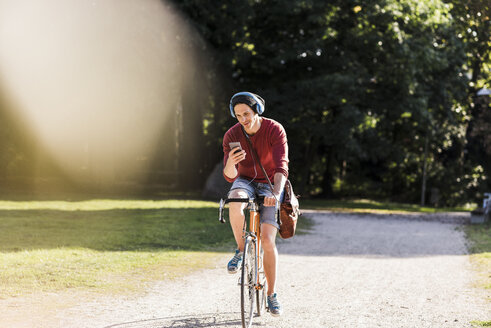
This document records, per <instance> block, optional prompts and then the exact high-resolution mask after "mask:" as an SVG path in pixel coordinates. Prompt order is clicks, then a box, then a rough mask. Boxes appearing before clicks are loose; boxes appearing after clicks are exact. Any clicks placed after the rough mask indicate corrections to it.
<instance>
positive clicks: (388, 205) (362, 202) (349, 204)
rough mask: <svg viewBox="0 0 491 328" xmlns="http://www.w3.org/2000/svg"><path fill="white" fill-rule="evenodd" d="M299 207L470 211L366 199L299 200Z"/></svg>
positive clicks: (423, 211)
mask: <svg viewBox="0 0 491 328" xmlns="http://www.w3.org/2000/svg"><path fill="white" fill-rule="evenodd" d="M300 201H301V207H302V208H304V209H313V210H331V211H338V212H363V213H437V212H455V211H470V210H471V209H472V208H470V207H453V208H435V207H427V206H419V205H413V204H402V203H393V202H378V201H373V200H367V199H355V200H324V199H301V200H300Z"/></svg>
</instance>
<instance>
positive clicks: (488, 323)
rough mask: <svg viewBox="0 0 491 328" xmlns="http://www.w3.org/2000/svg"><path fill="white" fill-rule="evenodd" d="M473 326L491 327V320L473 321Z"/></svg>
mask: <svg viewBox="0 0 491 328" xmlns="http://www.w3.org/2000/svg"><path fill="white" fill-rule="evenodd" d="M471 325H472V327H491V321H471Z"/></svg>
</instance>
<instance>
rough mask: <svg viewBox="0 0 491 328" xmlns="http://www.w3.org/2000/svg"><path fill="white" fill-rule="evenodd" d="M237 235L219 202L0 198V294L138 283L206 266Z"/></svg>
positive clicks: (116, 287)
mask: <svg viewBox="0 0 491 328" xmlns="http://www.w3.org/2000/svg"><path fill="white" fill-rule="evenodd" d="M232 242H233V237H232V233H231V230H230V227H229V225H228V224H226V225H225V224H219V223H218V219H217V204H216V203H214V202H206V201H185V200H161V201H152V200H90V201H79V202H65V201H29V202H22V201H0V297H7V296H14V295H22V294H25V293H28V292H33V291H56V290H62V289H66V288H84V289H92V290H94V291H102V292H104V291H118V290H127V289H128V288H130V289H131V288H134V289H136V288H139V287H141V284H143V283H145V282H146V281H149V280H152V279H161V278H165V277H167V278H172V277H176V276H178V275H182V274H184V273H186V272H188V271H190V270H193V269H195V268H201V267H205V266H207V265H209V263H210V259H211V258H213V257H216V256H217V252H219V251H224V250H229V249H231V248H232V245H233V244H232Z"/></svg>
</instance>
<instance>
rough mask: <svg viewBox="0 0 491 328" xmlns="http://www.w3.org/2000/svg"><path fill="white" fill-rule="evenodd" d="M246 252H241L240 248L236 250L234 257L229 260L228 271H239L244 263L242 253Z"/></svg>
mask: <svg viewBox="0 0 491 328" xmlns="http://www.w3.org/2000/svg"><path fill="white" fill-rule="evenodd" d="M243 254H244V253H242V252H239V250H238V249H237V250H235V255H234V257H233V258H232V259H231V260H230V262H228V264H227V270H228V273H237V271H239V268H240V265H241V264H242V255H243Z"/></svg>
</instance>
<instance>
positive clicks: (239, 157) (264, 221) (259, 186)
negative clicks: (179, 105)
mask: <svg viewBox="0 0 491 328" xmlns="http://www.w3.org/2000/svg"><path fill="white" fill-rule="evenodd" d="M264 105H265V103H264V100H263V99H262V98H261V97H259V96H258V95H256V94H253V93H251V92H239V93H237V94H235V95H234V96H233V97H232V99H231V100H230V114H231V115H232V116H233V117H234V118H236V119H237V120H238V123H237V124H235V125H234V126H233V127H231V128H230V129H229V130H228V131H227V132H226V133H225V136H224V137H223V152H224V158H223V163H224V169H223V175H224V177H225V179H226V180H227V181H228V182H233V184H232V187H231V188H230V192H229V194H228V197H229V198H250V197H255V196H256V195H258V196H264V204H263V205H261V207H260V217H261V242H262V245H263V249H264V257H263V263H264V272H265V275H266V280H267V282H268V290H267V295H268V297H267V299H268V307H269V311H270V313H271V314H272V315H273V316H279V315H281V312H282V310H281V305H280V303H279V301H278V296H277V293H276V290H275V288H276V277H277V271H278V251H277V249H276V242H275V239H276V233H277V231H278V229H279V226H278V223H277V221H276V219H275V212H276V210H277V206H279V204H278V203H277V200H278V201H280V200H281V198H282V197H283V189H284V186H285V182H286V180H287V177H288V143H287V138H286V133H285V129H284V128H283V126H282V125H281V124H280V123H278V122H276V121H274V120H271V119H268V118H265V117H262V116H260V115H261V114H262V113H263V112H264ZM244 131H245V133H247V135H248V137H249V139H250V141H251V144H252V146H253V148H254V149H255V150H256V152H257V154H258V157H259V160H260V161H261V164H262V165H263V167H264V169H265V171H266V174H267V175H268V177H269V179H270V181H271V182H274V184H273V192H271V188H270V186H269V184H268V180H267V179H266V177H264V174H263V172H262V170H261V168H260V166H259V163H256V160H255V159H254V155H253V153H252V151H251V150H250V149H249V144H248V142H247V140H246V136H245V135H244ZM234 142H235V143H237V142H240V147H237V148H234V149H231V144H230V143H234ZM240 148H242V149H240ZM246 206H247V204H245V203H230V208H229V216H230V224H231V226H232V230H233V233H234V237H235V241H236V242H237V250H236V251H235V255H234V257H233V258H232V259H231V260H230V262H229V263H228V265H227V270H228V272H229V273H236V272H237V271H238V269H239V268H240V265H241V264H242V255H243V251H244V239H243V231H242V228H243V224H244V219H245V218H244V209H245V207H246Z"/></svg>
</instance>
